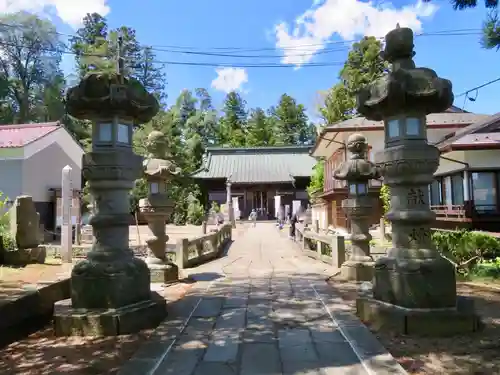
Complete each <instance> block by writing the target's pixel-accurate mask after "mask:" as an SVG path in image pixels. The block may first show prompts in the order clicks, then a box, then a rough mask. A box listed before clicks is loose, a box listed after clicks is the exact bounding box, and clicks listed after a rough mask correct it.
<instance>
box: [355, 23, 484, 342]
mask: <svg viewBox="0 0 500 375" xmlns="http://www.w3.org/2000/svg"><path fill="white" fill-rule="evenodd" d="M385 39H386V43H385V50H384V52H383V57H384V59H385V60H386V61H388V62H389V63H390V64H391V65H392V69H391V71H390V73H389V74H387V75H386V76H384V77H382V78H380V79H379V80H377V81H375V82H374V83H373V84H372V85H370V86H369V87H367V88H366V89H364V90H362V91H361V92H360V93H359V95H358V98H357V100H358V111H359V113H360V114H362V115H364V116H365V117H366V118H367V119H369V120H375V121H380V120H383V121H384V126H385V149H384V151H383V152H381V153H380V154H378V155H377V156H376V158H377V162H379V163H380V167H381V171H382V175H383V178H384V183H385V184H387V185H388V186H389V188H390V192H391V202H390V210H389V212H388V213H387V215H386V218H387V219H388V220H389V221H390V222H391V223H392V248H391V249H390V250H389V251H388V253H387V256H385V257H382V258H380V259H378V260H377V261H376V263H375V270H374V279H373V298H371V297H370V298H361V299H359V300H358V303H357V308H358V314H359V315H360V317H361V318H362V319H363V320H365V321H371V322H372V323H374V324H375V326H378V327H383V326H387V327H390V328H392V329H396V330H399V331H401V332H403V333H409V334H412V333H415V334H427V335H440V334H452V333H457V332H464V331H473V330H475V329H476V328H477V317H476V315H475V314H474V311H473V303H472V301H471V300H469V299H466V298H462V297H458V298H457V291H456V280H455V268H454V266H453V265H452V264H451V263H450V262H449V261H448V260H446V259H444V258H443V257H442V256H441V255H440V254H439V252H438V251H437V250H436V248H435V247H434V244H433V243H432V240H431V226H432V223H433V221H434V220H435V214H434V213H433V212H432V211H431V210H430V207H429V194H428V186H429V184H430V183H431V182H432V181H433V178H434V177H433V174H434V172H435V171H436V170H437V168H438V166H439V150H438V149H437V148H436V147H435V146H433V145H430V144H429V143H428V142H427V132H426V129H427V126H426V115H427V114H429V113H439V112H443V111H444V110H446V109H447V108H449V107H450V106H451V105H452V103H453V93H452V85H451V82H450V81H449V80H447V79H443V78H440V77H438V76H437V74H436V72H434V71H433V70H432V69H428V68H417V67H415V63H414V61H413V56H414V55H415V52H414V51H413V31H412V30H411V29H409V28H400V27H399V25H398V27H397V28H396V29H395V30H392V31H391V32H389V33H388V34H387V35H386V38H385Z"/></svg>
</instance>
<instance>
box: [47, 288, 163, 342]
mask: <svg viewBox="0 0 500 375" xmlns="http://www.w3.org/2000/svg"><path fill="white" fill-rule="evenodd" d="M166 316H167V303H166V301H165V298H163V297H162V296H160V295H159V294H158V293H156V292H151V297H150V298H149V299H148V300H146V301H141V302H138V303H134V304H131V305H126V306H123V307H119V308H116V309H111V308H110V309H84V308H73V307H72V303H71V299H66V300H62V301H58V302H56V303H55V304H54V333H55V335H56V336H94V337H98V336H118V335H127V334H131V333H137V332H139V331H142V330H144V329H152V328H155V327H157V326H158V325H159V324H160V323H161V322H162V321H163V319H165V317H166Z"/></svg>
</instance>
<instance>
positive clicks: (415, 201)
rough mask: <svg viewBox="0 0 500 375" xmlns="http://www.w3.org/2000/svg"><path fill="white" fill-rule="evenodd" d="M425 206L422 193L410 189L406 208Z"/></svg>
mask: <svg viewBox="0 0 500 375" xmlns="http://www.w3.org/2000/svg"><path fill="white" fill-rule="evenodd" d="M422 204H425V196H424V192H423V191H422V189H420V188H410V190H409V191H408V206H416V205H422Z"/></svg>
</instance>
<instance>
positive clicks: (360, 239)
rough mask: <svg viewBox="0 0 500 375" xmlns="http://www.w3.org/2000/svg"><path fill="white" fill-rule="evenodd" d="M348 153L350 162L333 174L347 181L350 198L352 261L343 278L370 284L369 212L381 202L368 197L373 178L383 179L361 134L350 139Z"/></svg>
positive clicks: (347, 204)
mask: <svg viewBox="0 0 500 375" xmlns="http://www.w3.org/2000/svg"><path fill="white" fill-rule="evenodd" d="M347 150H349V152H350V153H351V157H350V159H349V160H347V161H345V162H343V163H342V164H341V165H340V167H339V168H338V169H337V170H335V171H334V172H333V177H334V178H335V179H337V180H341V181H347V187H348V191H347V199H344V200H343V201H342V209H343V210H344V212H345V213H346V216H347V217H348V218H349V220H350V221H351V237H350V240H351V244H352V252H351V255H350V257H349V260H348V261H346V262H344V263H343V264H342V267H341V269H340V270H341V275H342V277H343V278H345V279H347V280H355V281H371V280H372V278H373V265H374V263H373V258H372V257H371V255H370V240H371V239H372V236H371V234H370V225H369V223H368V218H369V217H370V212H371V210H372V209H373V207H375V206H376V205H377V204H378V202H377V199H376V198H375V197H370V196H369V195H368V183H369V181H370V180H371V179H378V178H380V171H379V169H378V168H377V167H376V166H375V164H373V163H372V162H370V161H368V160H366V152H367V150H368V143H367V142H366V138H365V137H364V136H363V135H362V134H359V133H354V134H352V135H350V136H349V138H348V139H347Z"/></svg>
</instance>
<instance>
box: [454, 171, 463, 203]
mask: <svg viewBox="0 0 500 375" xmlns="http://www.w3.org/2000/svg"><path fill="white" fill-rule="evenodd" d="M451 204H456V205H462V204H464V176H463V175H462V173H459V174H455V175H453V176H451Z"/></svg>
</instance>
